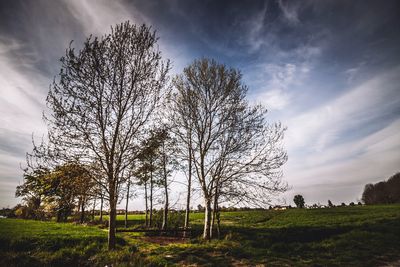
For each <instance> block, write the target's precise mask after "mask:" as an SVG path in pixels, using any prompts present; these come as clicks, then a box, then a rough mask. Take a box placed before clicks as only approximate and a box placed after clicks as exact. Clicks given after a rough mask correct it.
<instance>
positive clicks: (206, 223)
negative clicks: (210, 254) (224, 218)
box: [203, 198, 211, 240]
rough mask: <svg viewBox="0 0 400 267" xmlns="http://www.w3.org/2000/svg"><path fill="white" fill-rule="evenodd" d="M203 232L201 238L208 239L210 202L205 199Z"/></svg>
mask: <svg viewBox="0 0 400 267" xmlns="http://www.w3.org/2000/svg"><path fill="white" fill-rule="evenodd" d="M204 215H205V216H204V231H203V238H204V239H206V240H209V239H210V224H211V200H210V199H208V198H206V199H205V211H204Z"/></svg>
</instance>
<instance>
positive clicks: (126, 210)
mask: <svg viewBox="0 0 400 267" xmlns="http://www.w3.org/2000/svg"><path fill="white" fill-rule="evenodd" d="M130 186H131V180H130V179H128V190H127V193H126V205H125V228H128V204H129V188H130Z"/></svg>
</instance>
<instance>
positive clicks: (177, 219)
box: [153, 209, 185, 229]
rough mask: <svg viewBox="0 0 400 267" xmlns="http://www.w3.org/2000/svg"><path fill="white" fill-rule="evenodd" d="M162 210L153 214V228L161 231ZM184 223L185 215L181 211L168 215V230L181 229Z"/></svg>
mask: <svg viewBox="0 0 400 267" xmlns="http://www.w3.org/2000/svg"><path fill="white" fill-rule="evenodd" d="M163 212H164V211H163V210H162V209H161V210H157V211H156V212H154V213H153V226H154V227H156V228H158V229H161V228H162V224H163ZM184 223H185V213H184V212H181V211H171V212H169V213H168V227H169V228H170V229H178V228H182V227H183V225H184Z"/></svg>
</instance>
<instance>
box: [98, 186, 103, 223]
mask: <svg viewBox="0 0 400 267" xmlns="http://www.w3.org/2000/svg"><path fill="white" fill-rule="evenodd" d="M103 201H104V197H103V193H101V195H100V218H99V220H100V222H103Z"/></svg>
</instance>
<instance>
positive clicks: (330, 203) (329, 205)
mask: <svg viewBox="0 0 400 267" xmlns="http://www.w3.org/2000/svg"><path fill="white" fill-rule="evenodd" d="M328 207H329V208H333V204H332V201H330V200H329V199H328Z"/></svg>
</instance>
